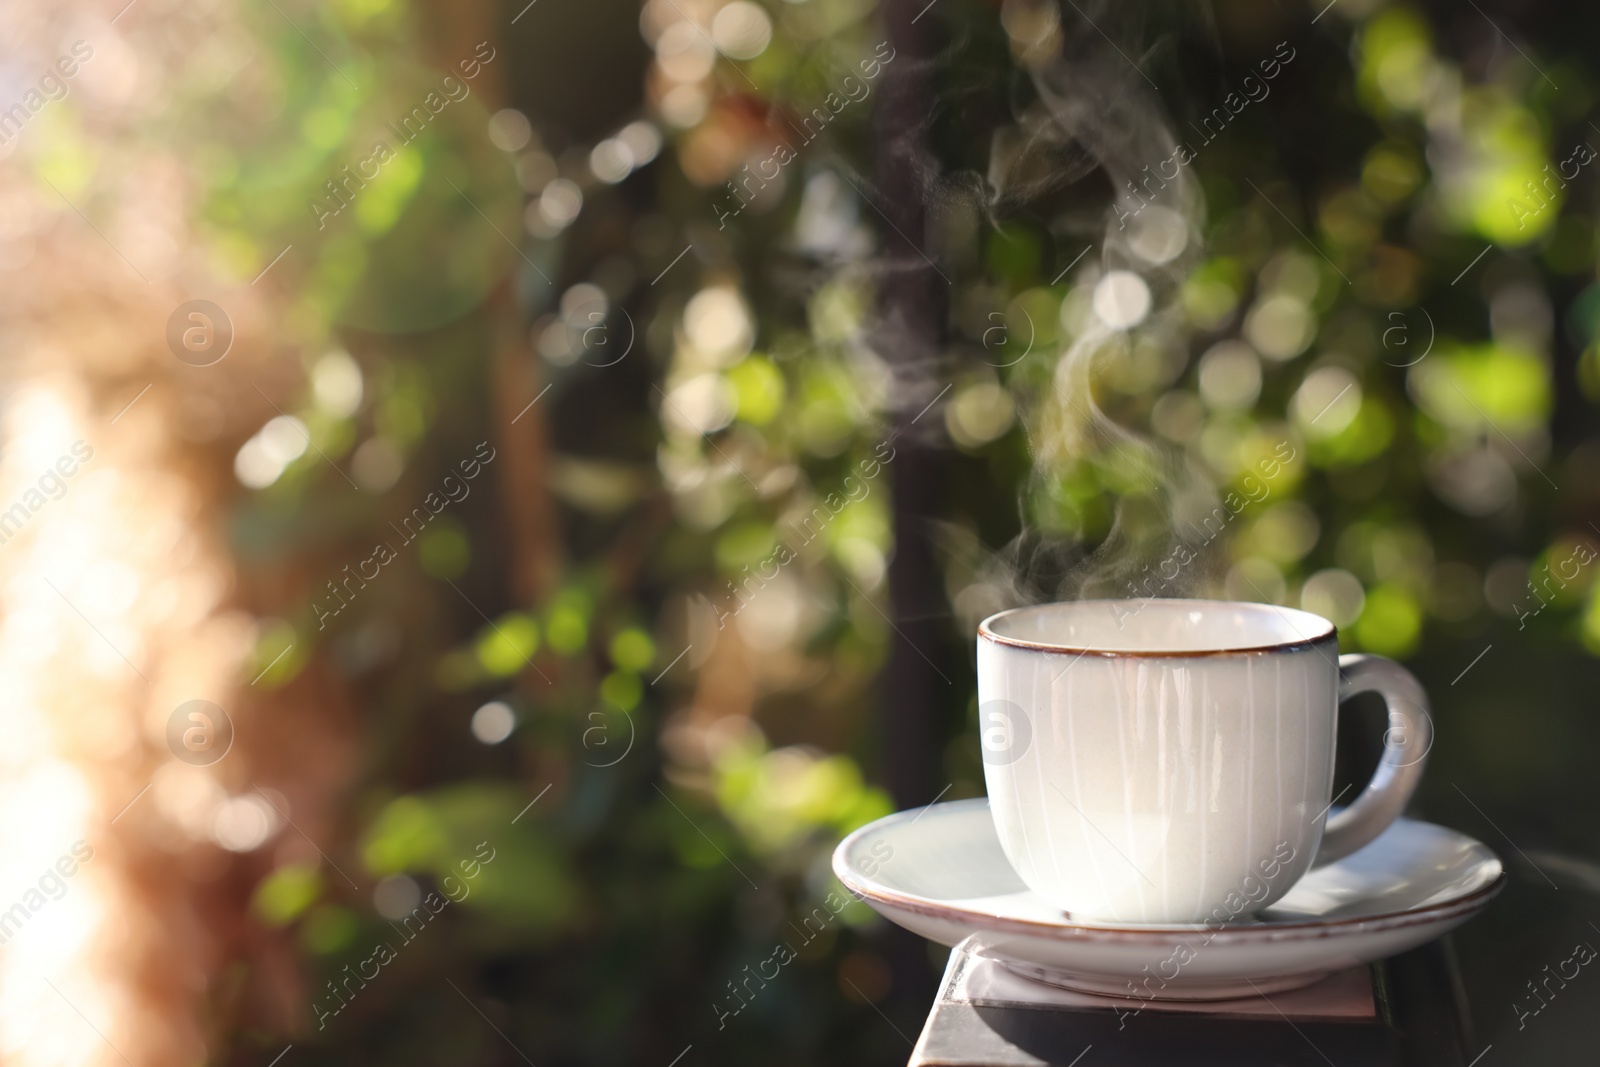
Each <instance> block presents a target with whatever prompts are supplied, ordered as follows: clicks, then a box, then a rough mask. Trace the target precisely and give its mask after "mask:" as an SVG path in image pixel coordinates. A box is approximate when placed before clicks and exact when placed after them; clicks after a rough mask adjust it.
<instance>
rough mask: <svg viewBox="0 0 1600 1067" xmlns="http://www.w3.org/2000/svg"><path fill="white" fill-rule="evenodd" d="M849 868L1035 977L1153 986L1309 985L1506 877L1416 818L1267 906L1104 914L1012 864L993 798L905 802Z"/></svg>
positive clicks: (934, 934) (1454, 915)
mask: <svg viewBox="0 0 1600 1067" xmlns="http://www.w3.org/2000/svg"><path fill="white" fill-rule="evenodd" d="M833 870H834V873H835V874H836V875H838V877H839V880H840V881H841V882H843V883H844V884H845V886H846V888H848V889H850V890H852V891H853V892H854V893H855V894H856V895H857V896H858V897H860V898H861V899H862V900H864V901H865V902H866V903H867V904H869V905H871V906H872V908H873V909H874V910H876V911H878V912H879V913H881V914H882V915H883V916H884V917H886V918H888V919H889V920H890V921H892V922H894V923H896V924H898V925H900V926H903V927H905V928H906V929H908V930H911V931H912V932H914V933H917V934H920V935H922V936H923V937H926V938H928V939H930V940H933V941H937V942H939V943H940V944H944V945H952V946H953V945H956V944H958V943H959V942H961V941H963V940H966V939H967V938H968V937H972V938H973V942H972V946H971V947H972V948H973V949H974V950H975V951H977V952H979V953H980V954H982V955H984V956H987V957H989V958H991V959H995V960H997V961H999V962H1001V963H1003V964H1005V965H1006V966H1007V967H1008V968H1010V969H1011V970H1014V971H1016V972H1018V973H1020V974H1024V975H1026V976H1028V977H1030V978H1035V979H1038V980H1040V981H1044V982H1049V983H1050V984H1052V985H1060V986H1065V987H1066V988H1068V989H1076V990H1079V991H1082V992H1089V993H1098V994H1101V995H1109V996H1121V997H1133V998H1136V999H1140V1000H1156V999H1160V1000H1223V999H1231V998H1234V997H1241V996H1251V995H1252V994H1264V993H1272V992H1276V991H1279V990H1284V989H1295V988H1298V987H1300V986H1303V985H1309V984H1310V983H1312V982H1315V981H1317V980H1318V979H1320V978H1322V977H1324V976H1325V975H1328V974H1330V973H1332V972H1334V971H1338V970H1342V969H1344V968H1347V967H1352V966H1355V965H1357V964H1362V963H1369V962H1371V961H1373V960H1378V959H1383V958H1384V957H1386V956H1393V955H1396V954H1398V953H1401V952H1404V951H1406V950H1407V949H1410V948H1415V947H1416V946H1417V945H1420V944H1423V943H1424V942H1427V941H1431V940H1433V939H1434V938H1436V937H1439V936H1440V935H1442V934H1444V933H1447V932H1448V931H1450V930H1452V929H1454V928H1455V927H1457V926H1459V925H1461V924H1462V923H1464V922H1466V921H1467V920H1468V919H1469V918H1471V917H1472V916H1473V915H1475V914H1477V913H1478V912H1479V911H1481V910H1482V909H1483V908H1484V907H1485V906H1486V905H1487V904H1488V903H1489V901H1490V900H1491V899H1493V897H1494V895H1495V894H1496V893H1498V892H1499V891H1500V887H1501V885H1502V884H1503V883H1504V882H1505V873H1504V871H1503V870H1502V868H1501V864H1500V860H1499V858H1498V857H1496V856H1495V854H1494V853H1493V852H1491V851H1489V849H1488V848H1486V847H1485V846H1483V845H1481V844H1479V843H1478V842H1477V841H1474V840H1473V839H1472V838H1470V837H1467V836H1466V835H1465V834H1459V833H1456V832H1455V831H1454V830H1447V829H1445V828H1444V827H1442V826H1435V825H1433V824H1432V823H1426V822H1418V821H1416V820H1413V819H1400V820H1399V821H1397V822H1396V823H1395V824H1394V825H1393V826H1391V827H1390V828H1389V829H1388V830H1386V831H1384V833H1383V834H1382V836H1380V837H1379V838H1378V839H1377V840H1376V841H1374V842H1372V843H1371V844H1370V845H1368V846H1366V847H1365V848H1363V849H1361V850H1360V851H1358V852H1355V853H1353V854H1351V855H1349V856H1347V857H1345V858H1344V859H1342V860H1340V861H1338V862H1337V863H1331V864H1329V865H1328V866H1326V867H1318V868H1315V869H1314V870H1312V871H1311V872H1310V873H1309V874H1307V875H1306V876H1305V877H1304V878H1302V879H1301V880H1300V881H1299V882H1298V883H1297V884H1296V885H1295V886H1294V888H1293V889H1291V890H1289V893H1288V895H1287V896H1285V897H1284V898H1283V899H1282V900H1280V901H1278V903H1276V904H1274V905H1272V906H1271V907H1270V908H1267V909H1266V910H1265V911H1263V912H1261V913H1260V914H1259V915H1257V916H1256V917H1255V918H1253V919H1244V920H1240V921H1238V922H1233V923H1227V924H1225V925H1221V926H1214V927H1207V926H1205V925H1201V924H1193V925H1148V926H1147V925H1139V924H1131V923H1096V922H1093V921H1090V920H1083V919H1074V918H1072V917H1071V916H1069V915H1068V914H1067V913H1066V912H1063V911H1061V910H1060V909H1058V908H1054V907H1052V906H1051V905H1049V904H1047V903H1046V902H1045V901H1043V900H1041V899H1040V898H1039V897H1037V896H1035V895H1034V894H1033V892H1032V891H1031V890H1029V889H1028V887H1027V886H1025V885H1023V884H1022V880H1021V879H1020V878H1018V877H1017V875H1016V872H1015V871H1013V870H1012V869H1011V864H1010V863H1009V862H1007V860H1006V857H1005V853H1004V852H1002V851H1001V849H1000V841H999V838H998V837H997V836H996V835H995V829H994V822H993V820H991V819H990V817H989V802H988V800H987V799H984V798H981V797H980V798H978V799H976V800H957V801H950V802H948V803H944V804H934V805H932V806H930V807H926V808H918V809H915V810H912V811H902V812H899V813H897V814H895V815H890V816H887V817H886V818H882V819H879V820H878V821H877V822H874V823H871V824H869V825H867V826H863V827H862V828H861V829H859V830H857V831H856V832H855V833H853V834H851V835H850V836H849V837H847V838H845V839H844V840H843V841H841V842H840V843H839V847H838V849H836V850H835V851H834V854H833Z"/></svg>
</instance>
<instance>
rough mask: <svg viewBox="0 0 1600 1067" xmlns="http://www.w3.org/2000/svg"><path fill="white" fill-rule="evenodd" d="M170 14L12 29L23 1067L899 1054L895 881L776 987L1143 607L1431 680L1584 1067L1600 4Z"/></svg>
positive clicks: (769, 4) (17, 1059)
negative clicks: (1042, 687)
mask: <svg viewBox="0 0 1600 1067" xmlns="http://www.w3.org/2000/svg"><path fill="white" fill-rule="evenodd" d="M123 2H124V0H109V2H85V0H65V2H62V3H55V4H48V5H47V4H42V3H17V2H11V3H6V4H5V5H4V9H5V18H4V24H5V25H6V27H7V31H6V35H5V42H4V43H3V44H0V343H3V345H4V363H3V369H0V680H3V684H0V720H3V722H4V727H5V732H4V739H5V743H4V744H3V745H0V768H3V773H0V1062H3V1063H6V1064H19V1065H22V1064H26V1065H35V1064H37V1065H44V1064H112V1063H118V1062H121V1063H126V1064H135V1065H139V1067H143V1065H145V1064H152V1065H154V1064H162V1065H174V1064H203V1063H217V1064H224V1063H225V1064H269V1063H281V1064H282V1067H299V1065H303V1064H314V1063H317V1064H321V1063H325V1064H335V1063H339V1064H343V1063H351V1062H358V1063H366V1062H372V1063H390V1064H408V1063H416V1064H423V1063H439V1062H449V1063H463V1064H485V1065H487V1064H513V1063H523V1062H528V1063H538V1064H540V1065H541V1067H546V1065H552V1064H658V1065H660V1067H668V1065H669V1064H674V1063H678V1064H682V1065H683V1067H693V1065H696V1064H739V1063H748V1062H752V1061H754V1060H757V1059H759V1061H760V1062H770V1063H781V1064H822V1063H826V1064H883V1063H895V1062H903V1061H904V1059H905V1057H906V1056H907V1055H908V1054H909V1051H910V1043H911V1041H912V1040H914V1038H915V1036H916V1033H917V1031H918V1029H919V1028H920V1025H921V1022H922V1019H923V1017H924V1015H925V1014H926V1011H927V1008H928V1006H929V1003H930V1000H931V997H932V994H933V990H934V988H935V983H936V981H937V976H938V973H939V969H940V967H941V966H942V961H943V958H944V951H943V950H942V949H933V948H931V947H930V946H928V945H926V944H925V943H923V942H921V941H920V940H918V939H916V938H913V937H910V936H909V935H903V934H902V933H901V932H899V931H896V930H893V929H890V928H887V927H886V926H885V925H884V924H883V923H882V922H880V921H878V920H876V919H875V917H874V916H873V915H872V914H871V913H870V912H869V911H867V910H866V909H865V908H864V907H862V906H860V905H858V904H854V903H852V904H851V905H850V906H849V907H847V908H846V909H845V910H844V911H843V912H842V914H840V915H839V916H838V919H837V921H836V922H834V923H832V924H831V925H830V926H829V927H828V928H827V929H826V930H825V931H824V932H823V933H822V934H821V935H820V936H817V937H815V938H814V939H810V940H808V941H806V942H805V943H804V944H803V945H802V946H799V951H798V952H797V958H796V959H794V960H793V962H790V963H787V964H786V965H784V966H783V968H782V971H781V974H780V975H779V977H778V978H777V979H774V980H772V981H771V982H770V983H769V984H768V985H767V986H766V987H763V988H761V989H760V990H759V992H758V993H757V994H756V995H754V996H738V995H737V994H736V992H735V985H736V983H740V982H743V981H745V980H746V979H747V977H748V975H749V974H750V973H751V972H752V971H753V970H755V969H757V968H758V965H759V964H761V963H763V962H764V961H767V960H768V959H769V958H770V957H772V955H773V950H774V946H775V945H776V944H779V943H781V942H783V941H785V940H786V939H789V940H790V942H791V944H793V942H794V941H795V940H798V939H797V938H793V937H792V936H791V931H792V930H794V925H793V924H794V923H795V921H796V919H797V917H798V916H800V915H802V914H806V913H809V912H810V911H811V910H812V909H813V908H814V907H816V906H817V905H818V904H819V903H821V902H822V901H823V899H824V898H825V897H826V895H827V894H828V893H829V892H830V891H831V890H832V889H834V888H835V883H834V881H833V878H832V875H831V873H830V870H829V866H828V859H829V855H830V852H831V850H832V848H833V846H834V845H835V844H836V843H837V841H838V840H839V839H840V837H841V836H842V835H844V834H845V833H847V832H849V831H850V830H852V829H854V828H856V827H858V826H860V825H862V824H864V823H865V822H868V821H870V820H872V819H874V818H876V817H878V816H880V815H883V814H886V813H888V812H890V811H893V810H895V809H898V808H903V807H907V806H912V805H917V804H923V803H927V802H930V801H932V800H935V799H955V798H961V797H969V796H978V795H981V794H982V792H983V776H982V763H981V761H980V759H979V748H978V743H977V732H976V715H977V709H976V696H975V686H974V678H973V669H972V634H973V630H974V626H975V624H976V623H977V621H978V620H979V619H981V618H982V617H984V616H985V615H987V614H989V613H990V612H993V611H995V610H999V609H1001V608H1004V607H1008V606H1012V605H1015V604H1019V603H1024V602H1028V601H1033V600H1041V599H1053V598H1072V597H1079V596H1137V595H1146V594H1153V595H1200V596H1215V597H1227V598H1232V599H1244V600H1263V601H1271V602H1274V603H1279V604H1285V605H1296V606H1300V607H1304V608H1306V609H1309V610H1312V611H1315V612H1318V613H1321V614H1323V615H1325V616H1327V617H1328V618H1330V619H1332V620H1333V621H1334V622H1336V623H1337V624H1338V626H1339V628H1340V634H1341V643H1342V646H1343V649H1344V650H1345V651H1370V652H1374V653H1378V654H1382V655H1385V656H1390V657H1394V658H1397V659H1400V660H1402V661H1404V662H1406V663H1407V665H1408V666H1409V667H1410V668H1411V669H1412V670H1413V671H1415V672H1416V673H1417V674H1418V676H1419V677H1420V678H1421V679H1422V680H1423V681H1424V683H1425V685H1426V686H1427V687H1428V689H1429V691H1430V693H1431V694H1432V696H1433V701H1434V717H1435V722H1436V724H1437V729H1438V737H1439V741H1438V744H1437V747H1436V749H1435V750H1434V751H1433V752H1432V754H1431V761H1432V762H1431V764H1430V772H1429V776H1428V779H1427V780H1426V781H1425V783H1424V785H1423V788H1422V792H1421V794H1420V795H1419V798H1418V801H1417V804H1416V809H1417V811H1418V812H1419V813H1420V814H1422V815H1423V816H1424V817H1427V818H1431V819H1435V820H1437V821H1440V822H1444V823H1447V824H1449V825H1451V826H1454V827H1456V828H1459V829H1461V830H1463V831H1465V832H1467V833H1469V834H1472V835H1474V836H1476V837H1479V838H1481V839H1482V840H1483V841H1485V842H1486V843H1487V844H1489V845H1490V846H1491V847H1493V848H1494V849H1495V850H1496V851H1498V852H1499V853H1500V855H1501V856H1502V857H1504V859H1505V860H1506V862H1507V864H1508V868H1509V870H1510V872H1511V881H1510V885H1509V887H1508V888H1507V890H1506V891H1505V892H1504V893H1503V894H1502V896H1501V897H1500V898H1499V900H1498V901H1497V902H1496V903H1495V905H1494V906H1493V907H1492V908H1491V909H1490V911H1489V912H1488V914H1487V915H1486V916H1484V917H1483V918H1481V919H1479V920H1478V921H1475V922H1474V923H1472V924H1470V925H1469V926H1467V927H1465V928H1464V929H1462V930H1461V931H1460V932H1459V933H1457V934H1456V935H1455V936H1454V948H1453V951H1454V952H1455V954H1456V958H1457V959H1458V961H1459V966H1460V972H1461V975H1462V979H1463V984H1464V987H1465V990H1466V993H1467V997H1468V1000H1469V1002H1470V1004H1471V1006H1472V1010H1473V1016H1474V1018H1473V1021H1474V1024H1475V1026H1476V1028H1477V1036H1478V1038H1479V1040H1480V1042H1481V1043H1482V1044H1490V1043H1492V1044H1493V1046H1494V1051H1493V1052H1492V1053H1491V1054H1490V1055H1491V1056H1493V1057H1495V1058H1493V1059H1489V1060H1486V1061H1485V1062H1486V1063H1489V1064H1493V1063H1499V1062H1514V1063H1518V1064H1566V1063H1574V1064H1576V1063H1589V1062H1592V1051H1590V1049H1591V1048H1592V1042H1593V1035H1592V1034H1591V1033H1589V1032H1588V1028H1587V1027H1586V1026H1585V1019H1586V1016H1592V1009H1593V1008H1594V1007H1595V1006H1596V1005H1597V1004H1600V979H1592V978H1591V979H1588V980H1587V981H1585V980H1584V979H1581V978H1580V979H1578V980H1576V981H1574V982H1572V983H1570V988H1565V989H1563V991H1562V992H1561V994H1560V997H1559V999H1557V1000H1556V1001H1554V1002H1552V1003H1550V1004H1549V1005H1548V1007H1547V1008H1546V1009H1545V1010H1543V1011H1541V1012H1540V1014H1539V1015H1538V1016H1537V1017H1535V1018H1529V1019H1523V1020H1520V1025H1519V1018H1518V1012H1517V1010H1516V1008H1515V1007H1514V1005H1515V1004H1518V1003H1523V1002H1525V999H1526V995H1527V989H1526V986H1527V983H1528V982H1530V981H1533V980H1536V979H1539V978H1541V977H1542V975H1543V971H1542V968H1544V966H1545V965H1546V964H1550V965H1554V964H1555V963H1557V962H1559V961H1561V960H1563V959H1565V958H1567V957H1568V956H1570V955H1571V954H1572V946H1573V944H1574V943H1575V942H1582V941H1589V942H1590V943H1594V942H1595V941H1597V940H1600V928H1597V927H1595V926H1594V925H1593V922H1591V919H1593V918H1594V917H1596V916H1600V908H1597V907H1595V900H1594V896H1595V894H1596V892H1600V865H1597V862H1596V859H1595V857H1596V855H1597V853H1600V837H1597V834H1596V830H1595V827H1594V820H1593V818H1592V816H1593V814H1594V813H1595V811H1596V800H1597V790H1596V784H1595V783H1596V781H1597V776H1596V775H1595V774H1594V772H1593V767H1592V762H1593V754H1594V753H1595V751H1596V744H1597V741H1600V726H1597V724H1596V721H1595V706H1594V704H1595V697H1594V694H1595V693H1596V692H1597V691H1600V670H1597V664H1596V659H1595V657H1596V655H1597V654H1600V586H1597V585H1596V583H1595V577H1596V574H1597V573H1600V567H1597V566H1594V565H1593V563H1594V561H1595V559H1596V555H1597V553H1600V528H1597V526H1596V523H1597V522H1600V462H1597V461H1600V420H1597V419H1596V417H1595V404H1596V403H1597V402H1600V348H1597V347H1596V338H1597V336H1600V285H1597V284H1596V279H1597V270H1596V260H1597V245H1596V229H1595V228H1596V213H1597V211H1600V205H1597V200H1596V183H1595V179H1594V176H1593V173H1594V171H1595V166H1592V165H1591V163H1592V162H1593V161H1594V159H1595V157H1596V155H1597V149H1600V127H1597V126H1596V125H1595V123H1596V121H1597V118H1596V116H1597V115H1600V68H1597V67H1596V66H1595V62H1594V59H1593V56H1592V54H1590V52H1589V51H1586V50H1585V49H1584V48H1583V47H1582V43H1583V42H1586V41H1589V40H1592V39H1593V34H1594V32H1595V30H1596V29H1597V26H1596V18H1595V13H1594V11H1593V10H1591V9H1589V8H1586V7H1582V6H1579V5H1576V4H1555V3H1532V4H1519V5H1512V4H1510V3H1507V2H1504V0H1495V2H1490V0H1483V4H1482V6H1481V7H1480V6H1479V4H1476V3H1472V4H1468V5H1465V6H1462V5H1456V4H1443V3H1434V4H1429V5H1401V4H1393V3H1384V2H1382V0H1335V2H1334V3H1332V4H1327V3H1326V0H1313V3H1311V4H1310V5H1309V6H1307V5H1302V4H1300V3H1298V2H1294V0H1286V2H1268V0H1259V2H1258V0H1238V2H1231V0H1230V2H1219V3H1217V4H1214V5H1209V6H1202V5H1182V6H1180V5H1162V6H1161V7H1160V9H1156V8H1153V7H1152V8H1151V9H1149V10H1145V9H1144V8H1143V7H1139V6H1135V5H1111V4H1109V3H1104V4H1099V3H1097V4H1089V3H1087V2H1084V3H1076V2H1072V0H1069V2H1067V3H1065V4H1060V5H1058V4H1056V3H1055V2H1054V0H1004V2H999V0H933V2H932V3H929V2H927V0H910V2H902V0H876V2H874V0H726V2H724V0H648V2H647V3H645V4H643V6H642V7H641V6H640V5H639V4H638V3H637V2H636V0H585V2H583V3H581V4H580V3H578V2H576V0H533V2H525V0H512V2H510V3H507V4H495V3H487V2H484V0H466V2H460V3H454V4H445V3H443V2H440V0H333V2H331V3H327V4H310V3H306V2H303V0H264V2H257V0H242V2H239V3H215V2H200V3H189V4H178V3H175V2H172V0H132V2H129V3H127V4H126V6H123ZM1272 457H1276V459H1277V460H1282V461H1284V462H1281V463H1267V461H1268V460H1269V459H1270V458H1272ZM1285 457H1292V458H1288V459H1285ZM1264 463H1267V465H1266V466H1263V464H1264ZM1269 467H1271V468H1272V470H1273V473H1272V474H1271V475H1270V476H1268V475H1267V474H1266V473H1265V472H1266V471H1267V469H1268V468H1269ZM1219 505H1220V506H1222V507H1223V508H1224V509H1225V511H1224V513H1225V514H1226V515H1227V516H1228V518H1227V519H1226V520H1225V521H1219V520H1217V519H1216V518H1215V517H1214V516H1216V515H1217V511H1216V509H1217V508H1218V507H1219ZM1178 548H1182V549H1183V550H1184V558H1187V557H1188V556H1189V555H1192V556H1193V560H1192V562H1186V563H1185V564H1184V565H1183V566H1182V567H1181V568H1180V569H1179V573H1178V574H1177V576H1175V577H1172V578H1170V579H1169V578H1167V577H1166V576H1165V570H1164V569H1162V568H1160V567H1159V566H1157V565H1158V564H1160V563H1161V561H1165V560H1168V559H1171V558H1173V553H1174V551H1175V550H1176V549H1178ZM1152 568H1155V569H1152ZM1157 573H1160V574H1162V577H1161V578H1160V579H1159V580H1157V579H1155V578H1153V577H1152V575H1155V574H1157ZM1380 721H1381V720H1380V719H1379V718H1378V717H1377V716H1376V715H1373V716H1371V717H1370V721H1361V716H1353V717H1352V727H1353V729H1352V738H1354V737H1357V736H1364V735H1365V734H1368V733H1370V734H1372V735H1374V737H1373V738H1370V739H1369V740H1375V735H1376V733H1377V729H1378V727H1377V724H1378V723H1379V722H1380ZM1368 747H1369V748H1370V747H1371V746H1370V745H1369V746H1368ZM1348 751H1349V753H1350V759H1349V763H1350V766H1348V767H1345V766H1343V765H1341V769H1340V780H1341V782H1359V781H1362V780H1364V778H1365V775H1366V773H1367V772H1368V770H1370V762H1367V763H1366V764H1363V753H1362V750H1361V746H1359V745H1357V744H1355V743H1354V741H1352V744H1351V745H1350V746H1349V749H1348ZM1371 758H1372V756H1371V753H1370V751H1369V752H1367V753H1366V755H1365V759H1366V760H1368V761H1370V759H1371ZM380 946H381V947H380ZM740 988H741V989H742V990H748V989H749V988H750V987H749V986H742V987H740ZM1518 998H1523V1000H1522V1001H1519V1000H1518ZM1583 1002H1587V1003H1588V1004H1589V1005H1590V1010H1588V1011H1586V1010H1585V1009H1584V1007H1583ZM275 1057H277V1058H276V1059H275ZM674 1057H677V1059H674Z"/></svg>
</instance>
